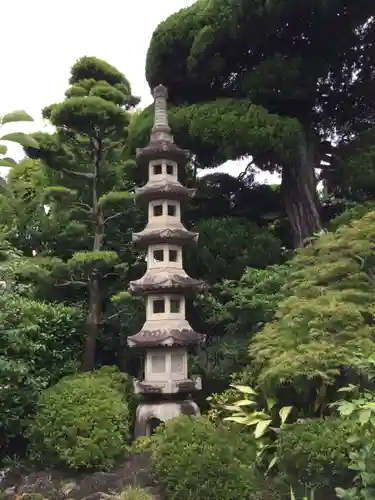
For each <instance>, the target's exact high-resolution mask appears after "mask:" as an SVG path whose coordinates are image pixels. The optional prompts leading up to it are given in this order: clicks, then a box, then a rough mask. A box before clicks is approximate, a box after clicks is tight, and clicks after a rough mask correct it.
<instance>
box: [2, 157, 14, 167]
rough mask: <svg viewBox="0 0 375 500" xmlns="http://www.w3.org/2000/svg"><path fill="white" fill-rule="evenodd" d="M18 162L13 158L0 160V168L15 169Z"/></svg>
mask: <svg viewBox="0 0 375 500" xmlns="http://www.w3.org/2000/svg"><path fill="white" fill-rule="evenodd" d="M15 165H17V162H16V161H15V160H13V158H0V167H14V166H15Z"/></svg>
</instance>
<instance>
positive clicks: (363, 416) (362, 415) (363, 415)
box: [358, 410, 372, 425]
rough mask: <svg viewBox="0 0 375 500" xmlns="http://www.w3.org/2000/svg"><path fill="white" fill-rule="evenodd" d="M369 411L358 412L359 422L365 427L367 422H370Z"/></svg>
mask: <svg viewBox="0 0 375 500" xmlns="http://www.w3.org/2000/svg"><path fill="white" fill-rule="evenodd" d="M371 414H372V412H371V410H361V411H360V412H359V418H358V420H359V422H360V423H361V425H365V424H367V422H368V421H369V420H370V417H371Z"/></svg>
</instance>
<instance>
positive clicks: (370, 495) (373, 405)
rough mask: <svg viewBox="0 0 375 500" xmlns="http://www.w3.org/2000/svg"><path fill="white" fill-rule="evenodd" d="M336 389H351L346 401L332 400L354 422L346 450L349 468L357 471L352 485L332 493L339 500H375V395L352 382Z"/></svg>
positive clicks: (345, 416) (334, 405) (333, 404)
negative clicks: (347, 451) (361, 389)
mask: <svg viewBox="0 0 375 500" xmlns="http://www.w3.org/2000/svg"><path fill="white" fill-rule="evenodd" d="M339 392H347V393H352V394H353V395H354V397H353V399H351V400H350V401H347V400H340V401H337V402H335V403H332V405H331V406H333V407H337V409H338V411H339V413H340V415H341V416H342V417H343V418H345V419H350V420H351V421H353V422H354V423H356V424H357V429H358V432H355V433H353V434H352V436H350V438H349V439H348V443H349V444H350V445H351V446H352V447H353V450H352V451H351V452H350V453H349V458H350V464H349V468H350V469H351V470H353V471H355V472H356V473H357V474H356V476H355V477H354V480H353V483H354V484H353V487H352V488H347V489H345V488H336V494H337V496H338V497H339V498H341V499H343V500H358V499H361V498H363V499H364V500H375V440H374V435H375V395H374V394H373V393H372V392H370V391H367V390H366V391H364V392H363V393H362V394H360V393H359V392H358V388H357V387H356V386H353V385H350V386H348V387H343V388H342V389H340V390H339Z"/></svg>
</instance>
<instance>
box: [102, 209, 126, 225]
mask: <svg viewBox="0 0 375 500" xmlns="http://www.w3.org/2000/svg"><path fill="white" fill-rule="evenodd" d="M124 213H125V212H117V213H115V214H114V215H110V216H109V217H107V218H106V219H104V224H106V223H107V222H108V221H109V220H111V219H116V218H117V217H120V215H124Z"/></svg>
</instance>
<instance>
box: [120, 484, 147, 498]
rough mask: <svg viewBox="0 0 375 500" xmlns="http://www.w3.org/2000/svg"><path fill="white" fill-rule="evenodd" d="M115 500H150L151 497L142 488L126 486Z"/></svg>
mask: <svg viewBox="0 0 375 500" xmlns="http://www.w3.org/2000/svg"><path fill="white" fill-rule="evenodd" d="M117 500H152V496H151V495H150V493H148V491H146V490H145V489H143V488H139V487H138V486H128V487H127V488H125V489H124V490H123V491H122V492H121V493H120V494H119V495H118V497H117Z"/></svg>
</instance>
